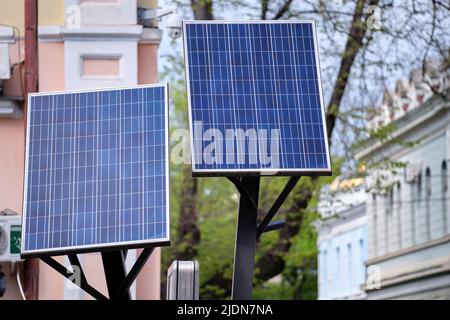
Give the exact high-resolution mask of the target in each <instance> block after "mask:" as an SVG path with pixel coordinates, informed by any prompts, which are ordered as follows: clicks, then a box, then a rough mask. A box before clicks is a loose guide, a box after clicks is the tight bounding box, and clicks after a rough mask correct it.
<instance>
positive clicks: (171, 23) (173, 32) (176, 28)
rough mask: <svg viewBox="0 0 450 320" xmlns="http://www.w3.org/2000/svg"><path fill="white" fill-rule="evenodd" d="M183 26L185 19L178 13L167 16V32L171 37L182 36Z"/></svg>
mask: <svg viewBox="0 0 450 320" xmlns="http://www.w3.org/2000/svg"><path fill="white" fill-rule="evenodd" d="M182 26H183V19H182V18H181V17H180V16H179V15H178V14H171V15H170V16H169V17H168V18H167V32H168V33H169V37H171V38H172V39H173V40H175V39H178V38H179V37H180V36H181V29H182Z"/></svg>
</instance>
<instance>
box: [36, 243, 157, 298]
mask: <svg viewBox="0 0 450 320" xmlns="http://www.w3.org/2000/svg"><path fill="white" fill-rule="evenodd" d="M154 249H155V247H147V248H144V249H143V250H142V252H141V254H140V255H139V257H138V259H137V260H136V262H135V263H134V265H133V267H132V268H131V270H130V271H129V272H128V274H126V268H125V257H126V254H127V251H126V250H123V251H110V252H102V253H101V254H102V260H103V267H104V269H105V279H106V283H107V287H108V293H109V300H130V299H131V295H130V287H131V285H132V284H133V282H134V281H135V280H136V278H137V276H138V275H139V272H140V271H141V270H142V268H143V267H144V265H145V263H146V262H147V260H148V259H149V258H150V256H151V254H152V253H153V251H154ZM68 258H69V261H70V264H71V265H73V266H76V267H77V268H78V269H79V272H80V273H79V274H75V273H74V272H72V271H70V270H68V269H67V268H66V267H64V266H63V265H62V264H60V263H59V262H58V261H56V260H55V259H54V258H52V257H41V258H40V259H41V260H42V261H44V262H45V263H46V264H48V265H49V266H50V267H52V268H53V269H55V270H56V271H57V272H58V273H60V274H61V275H63V276H64V277H65V278H67V279H69V280H70V281H72V282H73V283H74V284H75V285H77V286H79V287H80V288H81V289H82V290H84V291H85V292H86V293H88V294H90V295H91V296H92V297H93V298H95V299H97V300H108V298H107V297H106V296H105V295H103V294H102V293H100V292H99V291H98V290H96V289H95V288H94V287H92V286H91V285H89V283H88V281H87V279H86V275H85V273H84V271H83V268H82V266H81V263H80V261H79V259H78V256H77V255H76V254H71V255H68ZM77 277H79V280H80V281H79V282H77V281H76V279H77Z"/></svg>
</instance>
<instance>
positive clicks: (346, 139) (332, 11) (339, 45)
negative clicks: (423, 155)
mask: <svg viewBox="0 0 450 320" xmlns="http://www.w3.org/2000/svg"><path fill="white" fill-rule="evenodd" d="M189 5H190V8H191V10H192V13H193V16H194V17H195V18H196V19H214V18H215V17H216V14H215V13H216V12H220V13H224V12H227V10H230V8H232V10H233V14H238V13H239V12H243V13H244V15H248V16H251V17H254V16H256V15H259V18H260V19H275V20H276V19H291V18H314V19H315V20H317V21H318V23H317V25H318V28H319V40H320V43H321V44H322V46H321V58H322V62H325V63H323V65H322V71H323V79H325V80H324V88H325V89H324V91H325V97H326V98H327V104H326V105H327V108H326V123H327V130H328V131H327V134H328V137H329V141H330V142H331V141H334V142H336V141H338V142H340V143H335V144H334V145H335V146H336V147H334V148H333V152H334V154H336V155H341V156H342V157H343V158H346V161H343V162H342V161H338V162H339V167H340V165H341V164H342V166H344V167H346V166H347V167H346V168H347V169H348V167H350V166H353V167H355V161H354V160H353V159H352V148H351V145H352V144H353V142H356V141H358V140H361V139H362V138H367V137H371V138H375V139H380V137H381V138H383V137H385V136H386V135H388V134H389V131H385V132H381V133H380V132H373V131H370V130H368V129H367V128H366V123H365V119H366V117H367V113H368V112H370V111H373V110H372V109H371V107H372V106H373V105H374V104H376V103H377V99H378V97H379V96H380V92H381V90H382V89H384V88H385V87H387V86H389V85H390V84H391V83H392V79H391V77H393V78H396V77H397V76H398V75H404V74H405V73H406V72H409V71H410V69H411V67H412V66H414V67H417V66H418V63H417V61H419V62H421V63H422V65H424V64H425V62H426V61H427V59H429V58H430V57H438V56H440V57H441V58H442V57H446V58H445V59H447V52H448V43H449V39H450V37H449V31H450V26H449V22H448V21H450V19H449V12H450V8H449V7H448V5H447V4H446V3H445V2H442V1H426V0H422V1H421V0H418V1H414V0H411V1H404V2H402V3H401V4H394V3H393V2H392V1H387V0H384V1H383V0H357V1H354V2H351V1H345V0H342V1H339V0H336V1H321V0H317V1H314V0H305V1H299V2H293V1H290V0H274V1H269V0H263V1H261V4H260V6H259V7H258V6H256V5H252V4H248V3H246V2H242V1H218V0H216V1H212V0H208V1H203V0H192V1H190V3H189ZM240 9H242V10H240ZM255 13H257V14H255ZM386 55H387V56H386ZM369 88H370V89H369ZM339 167H338V170H335V173H339V172H340V170H339ZM334 169H336V168H334ZM189 175H190V173H189V170H187V171H186V172H184V176H185V179H184V180H183V181H185V182H183V185H185V186H186V187H183V188H182V190H183V191H182V192H183V193H184V192H185V191H186V194H184V195H183V198H182V199H184V197H187V198H188V200H183V201H186V202H185V203H186V204H187V206H186V208H183V206H181V207H180V215H179V217H178V218H179V219H178V222H179V225H178V228H179V236H178V238H177V239H178V240H177V244H178V245H181V244H183V245H186V247H187V249H186V250H184V252H185V253H186V254H185V255H181V256H180V257H193V256H196V254H200V255H201V253H199V252H198V251H197V250H196V249H195V248H196V247H198V246H199V244H200V243H201V241H200V231H201V230H200V229H201V223H199V219H200V218H201V217H200V216H199V214H198V212H197V211H196V209H195V208H196V206H198V204H199V201H200V200H199V199H200V198H199V195H198V192H200V190H202V189H201V188H199V187H198V185H196V183H193V182H190V180H191V179H190V178H189ZM214 181H216V180H214ZM284 181H285V180H284V179H280V178H270V179H265V180H264V182H263V183H262V186H261V188H262V190H261V199H262V201H261V206H262V208H265V209H267V207H265V206H269V205H270V200H272V196H273V195H274V194H276V193H277V191H276V190H280V189H281V187H282V184H283V182H284ZM328 181H329V179H328V180H327V179H317V178H302V180H301V182H300V183H299V186H297V188H295V190H294V192H293V194H292V196H291V198H290V200H289V201H288V202H287V203H286V205H285V206H284V207H283V208H282V210H281V212H280V215H281V216H284V217H285V218H286V220H287V226H286V228H284V229H282V230H281V231H279V232H278V233H277V234H275V233H274V234H269V235H265V236H264V238H263V240H262V241H261V242H260V243H259V248H258V252H257V257H256V258H257V259H256V274H255V278H256V280H255V282H256V284H257V285H258V286H259V287H264V285H267V284H266V281H267V280H269V279H271V278H273V277H275V276H277V275H279V274H283V275H284V278H286V279H287V281H288V282H289V283H288V286H289V290H291V291H289V292H291V294H292V296H293V297H297V298H302V297H303V298H304V297H313V296H314V295H313V294H312V295H310V294H309V295H308V294H305V290H310V289H305V288H309V285H308V284H309V283H312V282H313V281H312V280H311V279H314V269H315V268H316V265H315V264H316V262H315V254H316V252H315V249H314V248H315V247H314V248H313V247H312V246H311V244H315V233H314V229H313V228H312V225H311V223H312V221H313V220H314V219H315V218H317V217H316V216H315V215H314V210H312V209H313V208H314V202H315V200H316V196H317V192H318V190H319V188H320V186H321V185H322V184H323V183H326V182H328ZM210 183H212V184H214V182H210ZM215 183H216V185H218V184H220V182H217V181H216V182H215ZM193 185H195V187H193ZM227 191H228V190H227ZM221 196H223V195H222V194H221ZM191 202H192V205H191ZM230 209H232V208H230ZM231 221H232V220H231ZM231 221H230V222H231ZM199 225H200V229H196V228H195V226H199ZM186 230H187V231H186ZM190 235H193V236H192V237H191V236H190ZM230 237H231V235H230ZM202 241H210V239H205V238H204V237H202ZM292 248H295V249H298V248H301V249H302V250H304V251H305V252H308V254H306V255H300V256H299V255H298V252H293V250H292ZM230 267H231V265H230V263H229V260H227V262H226V263H225V262H224V263H223V264H222V265H220V266H216V268H215V270H212V271H211V272H208V276H207V277H204V278H203V281H202V286H203V288H209V289H208V290H213V289H212V288H216V289H217V288H222V290H217V295H215V294H211V295H209V296H210V297H223V296H226V295H229V293H230V285H231V283H230V281H229V280H230V274H229V268H230ZM299 270H300V271H299ZM299 272H300V274H299ZM299 278H300V279H301V280H300V281H299V280H298V279H299Z"/></svg>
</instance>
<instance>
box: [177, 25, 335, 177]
mask: <svg viewBox="0 0 450 320" xmlns="http://www.w3.org/2000/svg"><path fill="white" fill-rule="evenodd" d="M183 31H184V48H185V61H186V77H187V81H186V82H187V90H188V105H189V116H190V139H191V147H192V148H191V149H192V150H193V152H192V170H193V174H194V175H233V174H239V175H241V174H257V175H259V174H263V175H264V174H278V175H296V174H329V173H331V167H330V159H329V152H328V141H327V135H326V126H325V120H324V119H325V117H324V107H323V96H322V89H321V80H320V68H319V60H318V50H317V40H316V31H315V24H314V23H313V22H304V21H271V22H269V21H250V22H248V21H247V22H226V21H185V22H184V24H183Z"/></svg>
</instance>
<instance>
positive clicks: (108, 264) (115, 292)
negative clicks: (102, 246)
mask: <svg viewBox="0 0 450 320" xmlns="http://www.w3.org/2000/svg"><path fill="white" fill-rule="evenodd" d="M102 260H103V269H104V270H105V279H106V284H107V287H108V293H109V299H110V300H131V295H130V290H127V291H126V292H125V294H123V295H122V294H119V289H120V288H121V285H122V283H123V281H124V280H125V278H126V277H127V270H126V267H125V258H124V255H123V251H110V252H102Z"/></svg>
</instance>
